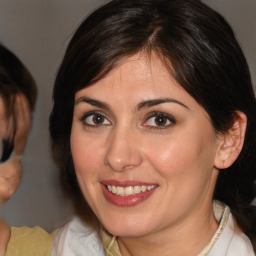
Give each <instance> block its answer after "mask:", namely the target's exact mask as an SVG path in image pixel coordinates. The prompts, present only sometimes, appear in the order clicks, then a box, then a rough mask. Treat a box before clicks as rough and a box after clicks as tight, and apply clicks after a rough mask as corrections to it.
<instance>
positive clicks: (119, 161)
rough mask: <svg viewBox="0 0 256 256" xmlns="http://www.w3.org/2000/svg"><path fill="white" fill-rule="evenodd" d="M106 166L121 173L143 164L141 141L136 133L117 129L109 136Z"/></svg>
mask: <svg viewBox="0 0 256 256" xmlns="http://www.w3.org/2000/svg"><path fill="white" fill-rule="evenodd" d="M109 136H110V137H109V140H108V147H107V150H106V154H105V159H104V164H105V165H107V166H109V167H110V168H111V169H112V170H113V171H116V172H121V171H125V170H129V169H133V168H135V167H138V166H139V165H140V164H141V163H142V160H143V158H142V155H141V153H142V152H141V150H140V145H139V139H138V137H136V135H135V132H134V131H128V129H121V128H120V129H116V130H115V131H113V132H112V133H111V134H110V135H109Z"/></svg>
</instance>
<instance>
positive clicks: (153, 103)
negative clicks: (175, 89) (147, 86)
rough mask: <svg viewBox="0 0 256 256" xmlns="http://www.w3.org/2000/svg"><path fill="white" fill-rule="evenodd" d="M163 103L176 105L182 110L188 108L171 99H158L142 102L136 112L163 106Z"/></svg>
mask: <svg viewBox="0 0 256 256" xmlns="http://www.w3.org/2000/svg"><path fill="white" fill-rule="evenodd" d="M163 103H176V104H179V105H181V106H182V107H184V108H187V109H189V107H188V106H186V105H185V104H183V103H182V102H180V101H178V100H175V99H172V98H160V99H152V100H147V101H142V102H141V103H139V104H138V107H137V110H141V109H144V108H150V107H153V106H156V105H159V104H163Z"/></svg>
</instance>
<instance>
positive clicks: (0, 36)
mask: <svg viewBox="0 0 256 256" xmlns="http://www.w3.org/2000/svg"><path fill="white" fill-rule="evenodd" d="M103 2H106V1H104V0H83V1H82V0H74V1H71V0H8V1H7V0H0V42H1V43H3V44H4V45H6V46H7V47H8V48H9V49H10V50H12V51H13V52H14V53H15V54H16V55H17V56H18V57H19V58H20V59H21V60H22V61H23V62H24V64H25V65H26V66H27V67H28V69H29V70H30V71H31V73H32V75H33V76H34V78H35V80H36V82H37V85H38V101H37V107H36V111H35V113H34V116H33V126H32V130H31V134H30V137H29V141H28V145H27V148H26V151H25V158H24V160H23V166H24V173H23V180H22V184H21V186H20V188H19V190H18V191H17V192H16V194H15V195H14V197H13V198H12V199H11V200H10V201H9V202H8V203H7V204H6V205H5V208H4V217H5V219H6V220H7V221H8V223H9V224H11V225H16V226H21V225H27V226H34V225H40V226H42V227H44V228H46V229H47V230H49V231H50V230H52V229H54V228H56V227H58V226H59V225H61V224H63V223H65V222H66V221H67V219H69V218H70V216H71V215H72V207H71V204H70V202H69V201H68V200H67V199H65V197H64V195H63V193H62V191H61V188H60V185H59V180H58V171H57V168H56V167H55V165H54V163H53V161H52V159H51V153H50V148H49V134H48V116H49V113H50V110H51V106H52V101H51V92H52V85H53V82H54V78H55V74H56V72H57V69H58V66H59V64H60V62H61V59H62V57H63V54H64V51H65V48H66V46H67V43H68V42H69V40H70V38H71V35H72V33H73V31H74V30H75V28H77V26H78V25H79V23H80V22H81V21H82V20H83V19H84V17H85V16H86V15H87V14H88V13H89V12H91V11H92V10H93V9H95V8H96V7H97V6H99V5H100V4H102V3H103ZM204 2H206V3H207V4H209V5H211V6H212V7H214V8H215V9H216V10H218V11H219V12H220V13H222V14H223V15H224V16H225V17H226V19H227V20H228V21H229V22H230V23H231V25H232V27H233V28H234V30H235V33H236V35H237V38H238V40H239V42H240V43H241V46H242V48H243V50H244V52H245V55H246V57H247V59H248V63H249V65H250V69H251V72H252V76H253V80H254V85H255V81H256V30H255V25H256V1H255V0H205V1H204Z"/></svg>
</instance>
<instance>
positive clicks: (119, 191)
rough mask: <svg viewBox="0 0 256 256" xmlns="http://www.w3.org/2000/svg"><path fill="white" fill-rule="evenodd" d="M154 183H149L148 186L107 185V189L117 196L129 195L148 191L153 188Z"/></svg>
mask: <svg viewBox="0 0 256 256" xmlns="http://www.w3.org/2000/svg"><path fill="white" fill-rule="evenodd" d="M155 187H156V185H150V186H145V185H143V186H128V187H119V186H111V185H107V189H108V190H109V191H110V192H112V193H113V194H115V195H118V196H131V195H136V194H139V193H141V192H146V191H150V190H152V189H153V188H155Z"/></svg>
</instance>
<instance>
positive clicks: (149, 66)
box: [76, 52, 183, 98]
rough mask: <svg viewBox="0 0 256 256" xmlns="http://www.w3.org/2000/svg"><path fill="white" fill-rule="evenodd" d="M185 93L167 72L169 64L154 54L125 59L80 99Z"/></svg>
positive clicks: (88, 89) (88, 88)
mask: <svg viewBox="0 0 256 256" xmlns="http://www.w3.org/2000/svg"><path fill="white" fill-rule="evenodd" d="M177 89H178V90H183V89H182V87H180V86H179V85H178V83H177V82H176V81H175V79H174V78H173V77H172V76H171V74H170V72H169V71H168V70H167V68H166V65H164V64H163V62H162V61H161V59H160V58H159V57H158V56H157V55H156V54H154V53H152V54H146V53H143V52H140V53H138V54H136V55H133V56H131V57H128V58H125V59H123V60H122V61H121V62H120V63H119V65H118V66H117V67H115V68H114V69H113V70H111V71H110V72H109V73H108V74H107V75H105V76H104V77H103V78H102V79H100V80H99V81H97V82H96V83H94V84H92V85H90V86H88V87H86V88H84V89H82V90H80V91H78V92H77V93H76V98H77V97H79V96H80V95H81V92H82V93H85V92H86V93H88V94H91V93H92V94H94V93H95V94H98V96H100V94H103V93H107V94H109V96H111V95H113V94H114V95H113V96H116V95H119V94H122V93H125V94H126V96H128V95H129V94H134V93H136V94H138V93H141V94H144V96H147V95H148V94H151V93H152V94H161V93H163V92H164V93H166V92H167V91H169V92H171V91H174V90H177Z"/></svg>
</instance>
